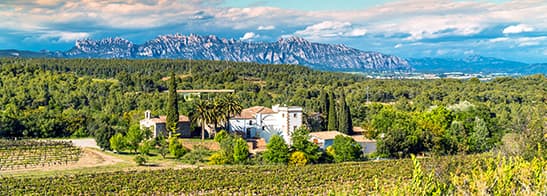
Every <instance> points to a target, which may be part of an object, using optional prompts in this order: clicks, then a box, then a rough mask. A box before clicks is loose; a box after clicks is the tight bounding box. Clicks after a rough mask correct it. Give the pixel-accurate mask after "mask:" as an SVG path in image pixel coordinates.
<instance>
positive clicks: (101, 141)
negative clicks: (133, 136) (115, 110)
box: [95, 126, 116, 150]
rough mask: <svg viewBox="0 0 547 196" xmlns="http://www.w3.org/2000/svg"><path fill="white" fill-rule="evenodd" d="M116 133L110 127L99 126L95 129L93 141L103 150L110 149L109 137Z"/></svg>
mask: <svg viewBox="0 0 547 196" xmlns="http://www.w3.org/2000/svg"><path fill="white" fill-rule="evenodd" d="M114 134H116V131H114V129H112V128H111V127H108V126H107V127H101V128H99V129H97V130H96V131H95V142H97V145H98V146H99V147H100V148H101V149H103V150H112V148H111V147H110V138H111V137H112V136H114Z"/></svg>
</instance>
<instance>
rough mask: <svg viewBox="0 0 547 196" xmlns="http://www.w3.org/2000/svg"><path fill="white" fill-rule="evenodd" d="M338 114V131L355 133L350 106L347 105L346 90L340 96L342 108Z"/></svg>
mask: <svg viewBox="0 0 547 196" xmlns="http://www.w3.org/2000/svg"><path fill="white" fill-rule="evenodd" d="M339 110H340V111H339V112H338V131H339V132H341V133H345V134H352V133H353V125H352V124H353V123H352V120H351V113H350V110H349V106H348V105H347V104H346V95H345V93H344V90H342V93H341V94H340V108H339Z"/></svg>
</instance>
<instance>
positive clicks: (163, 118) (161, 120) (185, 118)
mask: <svg viewBox="0 0 547 196" xmlns="http://www.w3.org/2000/svg"><path fill="white" fill-rule="evenodd" d="M150 120H152V121H153V122H155V123H165V122H167V116H160V117H159V118H151V119H150ZM179 122H190V119H189V118H188V116H184V115H180V116H179Z"/></svg>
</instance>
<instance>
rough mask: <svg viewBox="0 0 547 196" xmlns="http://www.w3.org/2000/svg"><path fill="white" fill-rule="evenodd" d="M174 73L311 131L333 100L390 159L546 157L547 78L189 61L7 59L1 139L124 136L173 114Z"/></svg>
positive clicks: (0, 90)
mask: <svg viewBox="0 0 547 196" xmlns="http://www.w3.org/2000/svg"><path fill="white" fill-rule="evenodd" d="M172 74H175V75H176V78H177V84H178V85H177V86H178V89H234V90H235V95H236V96H237V97H239V101H240V104H241V105H242V106H243V108H246V107H250V106H255V105H262V106H268V107H269V106H271V105H273V104H287V105H298V106H303V107H304V110H305V113H306V114H307V116H308V118H307V120H306V124H307V125H308V127H309V128H310V129H311V131H322V130H326V129H328V125H327V124H326V123H325V122H326V121H327V119H328V118H329V116H326V115H325V102H324V97H325V95H329V96H333V97H334V99H335V100H338V101H337V102H336V103H338V106H339V105H341V104H342V103H343V104H344V105H345V104H347V106H344V107H347V108H349V111H350V114H351V121H352V124H353V126H359V127H363V128H364V129H365V130H366V135H367V136H368V137H369V138H371V139H377V140H378V142H379V143H378V145H379V147H378V155H381V156H386V157H407V156H410V154H417V153H433V154H440V155H445V154H460V153H463V154H467V153H477V152H484V151H490V150H504V152H506V153H520V154H525V155H526V153H528V154H529V156H533V154H535V152H537V150H538V148H544V149H545V148H547V124H546V122H547V121H546V118H547V103H546V102H547V79H546V78H545V76H544V75H541V74H538V75H530V76H522V77H517V78H512V77H500V78H495V79H493V80H491V81H479V80H478V79H476V78H473V79H470V80H455V79H436V80H374V79H367V78H365V77H364V76H360V75H356V74H349V73H334V72H322V71H316V70H312V69H310V68H307V67H303V66H298V65H261V64H255V63H236V62H226V61H187V60H122V59H110V60H101V59H69V60H68V59H20V58H4V59H0V137H3V138H14V137H18V138H21V137H22V138H58V137H88V136H91V137H106V138H110V137H112V136H114V135H115V134H117V133H122V134H125V133H127V132H128V130H129V129H130V127H131V126H132V125H134V124H136V123H138V120H140V119H142V118H143V112H144V111H145V110H147V109H149V110H151V111H152V113H153V115H165V114H166V113H167V110H168V107H167V105H168V96H167V89H168V82H167V81H168V80H167V79H166V78H169V77H170V76H172ZM180 96H182V95H180ZM215 96H217V95H216V94H206V95H202V96H201V99H211V98H214V97H215ZM340 99H342V100H343V101H340ZM179 100H180V101H179V102H178V110H179V111H178V112H179V113H180V114H183V115H189V116H191V114H193V113H194V111H193V110H195V107H194V104H195V103H194V102H193V101H190V100H185V99H184V98H182V97H181V98H180V99H179ZM193 127H196V128H197V127H199V124H198V123H194V125H193ZM508 144H516V145H513V146H511V147H510V148H509V147H507V145H508Z"/></svg>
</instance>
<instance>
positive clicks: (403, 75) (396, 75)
mask: <svg viewBox="0 0 547 196" xmlns="http://www.w3.org/2000/svg"><path fill="white" fill-rule="evenodd" d="M348 73H352V74H360V75H365V76H366V77H367V78H370V79H416V80H431V79H441V78H450V79H460V80H468V79H471V78H477V79H479V80H480V81H489V80H492V79H494V78H497V77H517V76H522V74H518V73H463V72H446V73H420V72H398V71H395V72H393V71H389V72H388V71H386V72H348Z"/></svg>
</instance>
